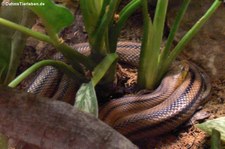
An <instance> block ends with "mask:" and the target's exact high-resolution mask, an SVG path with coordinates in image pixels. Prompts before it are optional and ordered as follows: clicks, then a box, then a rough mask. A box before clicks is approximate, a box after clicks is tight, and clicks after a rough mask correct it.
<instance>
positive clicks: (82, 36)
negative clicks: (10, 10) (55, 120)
mask: <svg viewBox="0 0 225 149" xmlns="http://www.w3.org/2000/svg"><path fill="white" fill-rule="evenodd" d="M75 15H76V21H75V23H74V24H73V25H72V26H71V27H69V28H67V29H66V30H65V31H63V32H62V37H63V39H64V40H65V42H67V43H68V44H69V45H74V44H76V43H80V42H86V41H87V34H86V32H85V29H84V27H83V23H82V18H81V15H80V13H79V12H75ZM140 20H141V14H140V13H137V14H136V15H135V16H133V17H132V18H131V19H130V20H129V22H128V24H127V25H126V28H125V29H124V30H123V31H122V33H121V40H130V41H140V39H141V34H142V31H141V29H140V28H141V26H142V24H141V23H142V22H141V21H140ZM34 28H36V29H37V30H42V31H43V29H42V26H41V24H40V23H37V24H36V26H35V27H34ZM46 49H48V50H46ZM53 53H55V50H54V48H52V47H51V46H48V45H46V44H45V43H42V42H37V41H36V40H34V39H29V40H28V45H27V48H26V50H25V54H24V56H23V58H22V59H23V61H22V64H21V67H20V72H22V71H23V70H24V69H25V68H27V67H28V66H30V65H31V64H32V63H34V62H35V61H36V60H41V59H45V58H48V57H50V56H51V55H52V54H53ZM187 59H188V58H187ZM125 71H127V70H125ZM127 73H128V74H131V75H132V76H133V74H132V73H135V72H132V70H131V71H127ZM25 86H26V84H25ZM224 102H225V78H214V79H212V93H211V96H210V97H209V99H208V102H207V103H206V104H205V105H203V107H202V109H201V110H200V111H204V112H206V113H208V115H207V116H205V117H207V118H203V120H202V119H201V118H197V119H201V122H202V121H205V120H207V119H213V118H217V117H221V116H225V108H224ZM195 122H196V121H192V122H191V123H195ZM189 123H190V122H189ZM139 145H140V144H139ZM140 147H141V148H149V149H150V148H160V149H183V148H184V149H203V148H204V149H205V148H210V146H209V137H208V136H207V135H206V134H205V133H204V132H202V131H201V130H199V129H197V128H196V127H194V125H189V126H186V124H184V125H183V126H181V127H180V128H178V129H176V130H174V131H173V132H171V133H170V134H166V135H163V136H160V137H158V138H155V139H151V140H145V141H144V142H142V143H141V145H140Z"/></svg>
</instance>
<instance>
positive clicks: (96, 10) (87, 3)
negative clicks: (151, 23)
mask: <svg viewBox="0 0 225 149" xmlns="http://www.w3.org/2000/svg"><path fill="white" fill-rule="evenodd" d="M102 4H103V0H80V7H81V12H82V15H83V17H84V25H85V29H86V30H87V32H88V35H89V38H91V36H92V34H93V32H94V31H95V28H96V25H97V22H98V18H99V15H100V12H101V9H102Z"/></svg>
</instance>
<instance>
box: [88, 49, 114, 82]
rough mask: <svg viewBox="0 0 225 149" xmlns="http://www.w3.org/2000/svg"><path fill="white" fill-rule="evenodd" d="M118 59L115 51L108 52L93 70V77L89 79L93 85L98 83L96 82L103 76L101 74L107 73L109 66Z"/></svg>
mask: <svg viewBox="0 0 225 149" xmlns="http://www.w3.org/2000/svg"><path fill="white" fill-rule="evenodd" d="M117 59H118V55H117V54H116V53H112V54H108V55H107V56H106V57H105V58H104V59H103V60H102V61H101V63H99V64H98V65H97V66H96V67H95V69H94V71H93V78H92V79H91V81H92V83H93V85H94V86H96V85H97V84H98V82H99V81H100V80H101V79H102V78H103V76H104V75H105V74H106V73H107V71H108V70H109V69H110V67H111V66H112V65H113V63H114V62H116V60H117Z"/></svg>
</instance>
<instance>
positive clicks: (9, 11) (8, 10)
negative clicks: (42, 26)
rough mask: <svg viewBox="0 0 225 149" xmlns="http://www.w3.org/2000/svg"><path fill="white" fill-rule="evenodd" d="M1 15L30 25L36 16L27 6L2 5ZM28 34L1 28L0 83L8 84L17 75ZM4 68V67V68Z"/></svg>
mask: <svg viewBox="0 0 225 149" xmlns="http://www.w3.org/2000/svg"><path fill="white" fill-rule="evenodd" d="M0 17H1V18H5V19H7V20H10V21H13V22H15V23H18V24H21V25H24V26H28V27H30V26H31V25H32V24H33V23H34V21H35V17H34V16H32V13H31V12H30V11H28V10H27V9H26V8H25V7H6V6H5V7H3V6H2V7H1V9H0ZM25 42H26V36H25V35H23V34H21V33H20V32H18V31H15V30H12V29H10V28H7V27H4V26H1V28H0V53H1V55H0V62H1V66H0V67H1V68H0V69H1V70H0V72H1V73H0V84H8V82H10V81H11V80H12V79H13V78H14V77H15V75H16V71H17V67H18V65H19V62H20V57H21V54H22V52H23V49H24V46H25ZM3 68H4V69H3Z"/></svg>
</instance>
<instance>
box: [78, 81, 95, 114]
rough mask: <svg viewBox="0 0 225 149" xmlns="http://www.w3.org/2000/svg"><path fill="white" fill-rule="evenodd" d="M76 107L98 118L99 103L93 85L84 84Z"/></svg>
mask: <svg viewBox="0 0 225 149" xmlns="http://www.w3.org/2000/svg"><path fill="white" fill-rule="evenodd" d="M74 107H76V108H78V109H80V110H81V111H84V112H87V113H90V114H92V115H94V116H95V117H98V102H97V97H96V93H95V89H94V85H93V83H92V82H91V81H90V82H89V83H83V84H82V85H81V87H80V89H79V90H78V92H77V94H76V102H75V105H74Z"/></svg>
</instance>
